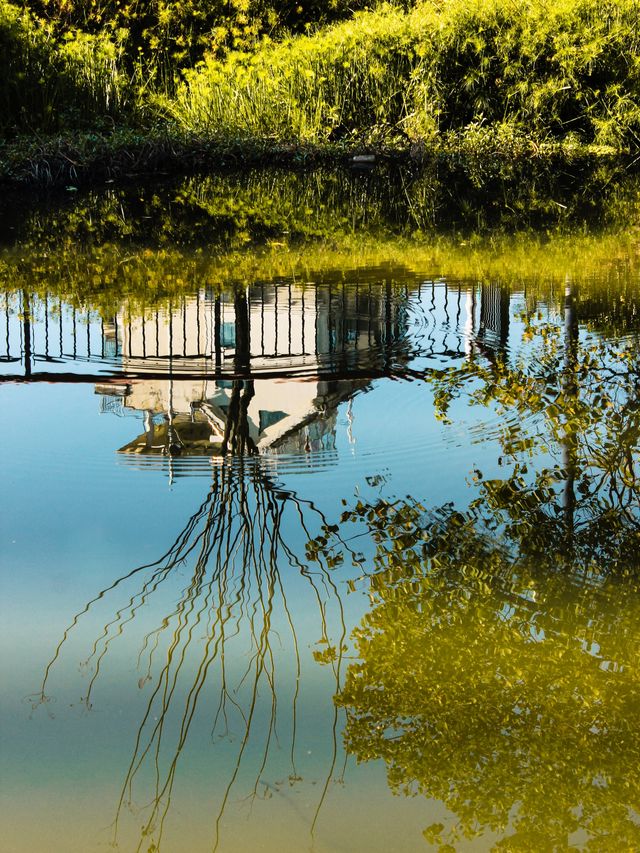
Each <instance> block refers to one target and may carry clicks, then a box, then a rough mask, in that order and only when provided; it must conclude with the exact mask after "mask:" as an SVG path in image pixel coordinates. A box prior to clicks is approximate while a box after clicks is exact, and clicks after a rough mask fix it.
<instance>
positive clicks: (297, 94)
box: [162, 0, 640, 150]
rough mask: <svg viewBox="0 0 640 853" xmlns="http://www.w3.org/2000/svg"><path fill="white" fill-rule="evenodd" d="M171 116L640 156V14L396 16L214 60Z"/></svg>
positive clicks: (330, 134) (470, 11)
mask: <svg viewBox="0 0 640 853" xmlns="http://www.w3.org/2000/svg"><path fill="white" fill-rule="evenodd" d="M162 107H163V110H164V115H167V116H169V117H170V118H171V119H173V120H174V121H176V122H177V124H178V125H179V126H180V127H181V128H183V129H188V130H189V131H190V132H195V133H204V134H209V135H216V136H219V137H236V138H237V137H255V136H262V137H268V138H271V139H274V140H278V141H282V140H294V139H296V140H297V139H300V140H306V141H309V140H313V141H320V142H322V141H335V140H338V139H340V140H345V139H346V140H348V139H353V138H359V139H362V140H365V141H369V142H371V141H377V140H380V139H385V140H389V139H403V140H407V141H418V140H422V141H425V140H427V141H433V140H437V139H444V138H446V135H447V134H462V135H464V134H465V132H466V131H467V130H468V129H469V128H471V129H477V128H478V126H484V127H494V128H495V127H496V126H498V127H502V128H503V135H506V136H509V135H512V136H513V135H516V136H517V135H518V134H520V135H523V134H524V135H526V136H527V137H532V138H534V139H537V140H546V139H555V140H569V141H573V142H574V144H575V143H576V142H578V143H580V144H594V145H598V146H608V147H613V148H615V149H616V150H625V149H637V148H639V147H640V27H638V4H637V0H559V2H556V0H527V2H522V3H520V2H515V0H424V2H421V3H418V4H417V5H416V6H415V7H414V8H413V9H411V10H410V11H408V12H405V11H403V10H402V9H401V8H398V7H395V6H382V7H380V8H378V9H377V10H375V11H369V12H362V13H358V14H356V15H355V16H354V18H353V19H352V20H349V21H347V22H343V23H339V24H336V25H333V26H331V27H327V28H324V29H322V30H321V31H319V32H317V33H315V34H312V35H307V36H297V37H293V38H289V39H287V40H285V41H283V42H281V43H280V44H277V45H273V44H266V45H262V46H261V47H259V48H258V49H257V50H256V51H253V52H235V53H232V54H230V55H229V56H227V57H226V58H225V59H223V60H220V59H218V58H215V57H214V56H213V55H210V56H208V57H207V59H206V60H205V61H204V63H203V64H201V65H200V66H199V67H198V68H196V69H194V70H192V71H190V72H188V73H187V75H186V81H185V83H184V84H183V85H182V86H181V87H180V89H179V91H178V94H177V98H176V99H175V100H172V101H169V100H165V101H164V102H163V103H162ZM504 128H508V129H509V133H506V134H505V132H504Z"/></svg>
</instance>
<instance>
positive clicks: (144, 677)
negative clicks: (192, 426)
mask: <svg viewBox="0 0 640 853" xmlns="http://www.w3.org/2000/svg"><path fill="white" fill-rule="evenodd" d="M235 309H236V342H237V343H236V356H235V359H236V364H235V367H236V370H237V371H238V372H241V371H242V369H243V368H245V367H246V366H247V365H248V358H249V351H248V345H249V336H248V311H247V305H246V296H245V295H244V294H242V293H240V294H238V295H237V296H236V300H235ZM252 386H253V383H252V382H251V381H245V380H238V381H235V382H234V384H233V389H232V396H231V402H230V406H229V412H228V419H227V431H226V433H225V436H224V444H223V453H224V455H223V456H222V458H218V459H213V460H212V483H211V487H210V489H209V492H208V495H207V496H206V498H205V500H204V501H203V502H202V504H201V505H200V507H199V508H198V509H197V511H196V512H195V513H194V514H193V515H192V516H191V517H190V518H189V519H188V521H187V523H186V524H185V525H184V527H183V528H182V530H181V531H180V533H179V535H178V536H177V537H176V538H175V540H174V542H173V544H172V545H171V547H170V548H169V549H168V550H167V551H166V553H165V554H164V555H163V556H162V557H160V558H159V559H158V560H156V561H154V562H152V563H148V564H145V565H142V566H139V567H137V568H134V569H133V570H132V571H130V572H128V573H127V574H125V575H123V576H122V577H120V578H118V579H117V580H115V581H114V582H113V583H112V584H111V585H110V586H109V587H108V588H106V589H103V590H102V591H100V592H99V593H98V594H97V595H96V596H95V597H94V598H93V599H92V600H91V601H89V602H88V603H87V605H86V606H85V607H84V608H83V610H82V611H81V612H80V613H78V614H77V615H76V616H75V617H74V619H73V620H72V622H71V624H70V625H69V627H68V628H67V630H66V631H65V632H64V635H63V637H62V640H61V642H60V644H59V645H58V647H57V649H56V651H55V654H54V656H53V658H52V660H51V661H50V663H49V664H48V666H47V668H46V672H45V675H44V680H43V683H42V686H41V690H40V691H39V694H38V695H37V696H36V697H34V701H35V703H36V704H40V703H45V702H48V701H49V695H48V694H49V692H50V689H51V688H50V685H51V682H52V678H53V673H54V670H55V667H56V664H57V662H58V661H59V660H60V659H61V657H62V654H63V650H64V649H65V646H66V644H67V642H68V640H69V638H70V636H71V634H72V633H73V632H74V631H75V629H76V627H77V625H78V623H79V622H80V620H81V619H83V617H85V616H86V614H87V613H88V612H89V610H91V609H92V608H93V609H95V608H96V607H97V606H98V604H99V603H102V604H103V603H104V602H105V601H108V600H111V599H113V598H115V597H116V596H117V595H118V594H122V592H121V591H123V590H124V589H128V588H130V586H131V584H133V588H134V592H133V594H131V595H129V596H127V594H126V593H125V594H124V596H123V599H124V600H123V603H122V604H121V605H120V606H117V608H116V609H115V612H114V615H113V616H112V617H111V618H110V619H109V621H107V623H106V624H105V626H104V629H103V630H102V632H101V634H100V635H99V636H98V637H97V638H96V639H95V641H94V642H93V644H92V648H91V650H90V653H89V655H88V657H87V659H86V660H85V661H84V669H85V670H86V672H87V673H88V687H87V689H86V694H85V696H84V700H83V701H84V704H85V706H86V708H87V709H91V708H92V706H93V695H94V691H95V687H96V684H97V682H98V679H99V677H100V673H101V670H102V669H103V666H104V662H105V659H106V657H107V655H108V653H109V652H110V650H111V649H112V648H113V646H114V643H116V642H117V640H118V639H119V638H120V637H121V636H122V634H123V633H124V632H125V631H128V630H131V629H132V627H133V626H132V623H133V622H134V621H135V620H136V619H138V618H139V619H142V618H143V615H142V614H143V612H144V610H145V608H147V610H148V608H149V605H153V608H152V612H153V613H159V614H160V615H159V617H157V619H158V621H157V624H156V626H155V627H154V628H152V630H150V631H148V632H147V633H146V634H145V636H144V639H143V641H142V644H141V648H140V652H139V655H138V670H139V675H140V679H139V681H138V686H139V687H140V688H143V687H146V689H147V691H148V692H149V698H148V702H147V704H146V709H145V711H144V713H143V716H142V719H141V721H140V724H139V727H138V731H137V734H136V735H135V739H134V745H133V754H132V757H131V761H130V764H129V767H128V769H127V771H126V774H125V779H124V782H123V785H122V790H121V794H120V798H119V802H118V803H117V808H116V817H115V823H114V843H117V841H118V838H119V835H120V828H121V823H122V822H123V820H124V818H125V816H126V815H125V812H126V811H127V810H131V811H132V812H133V814H134V815H135V816H136V819H137V820H140V818H141V819H142V825H141V831H140V835H139V844H138V848H137V849H138V850H145V851H147V850H148V851H158V850H160V849H161V846H162V843H163V836H164V834H165V824H166V821H167V818H168V816H169V813H170V808H171V801H172V795H173V791H174V785H175V781H176V774H177V770H178V765H179V762H180V758H181V754H182V753H183V750H184V749H185V747H186V744H187V742H188V739H189V734H190V732H191V731H192V728H193V724H194V719H196V715H197V711H198V706H199V705H201V704H204V705H205V707H204V709H203V708H200V717H202V715H203V714H206V715H210V718H211V719H210V727H211V739H212V741H213V743H214V745H215V744H216V743H218V742H219V741H224V742H225V743H226V744H230V743H234V744H235V747H234V749H235V753H234V757H233V759H232V761H231V765H230V769H229V773H228V779H227V782H226V786H225V787H224V791H223V794H222V797H221V801H220V803H219V807H218V812H217V815H216V817H215V819H214V833H213V834H214V838H213V842H212V846H213V849H217V847H218V843H219V839H220V830H221V821H222V818H223V814H224V812H225V808H226V806H227V803H228V800H229V796H230V793H231V790H232V788H233V787H234V785H235V784H236V782H237V781H238V778H239V774H240V772H241V768H242V767H243V766H244V764H245V763H247V762H246V761H245V759H246V758H247V757H248V756H249V753H250V754H251V757H252V758H253V763H254V764H255V756H256V755H258V756H259V759H258V762H257V770H256V771H255V775H254V777H253V782H252V783H251V785H250V790H249V791H248V793H247V792H245V793H246V796H247V798H248V799H249V800H253V799H254V798H256V797H258V796H259V795H261V794H264V793H265V791H266V790H267V789H266V788H265V784H266V783H265V782H264V780H263V773H264V771H265V768H266V767H267V764H268V761H269V759H270V757H271V755H272V753H273V752H274V751H275V749H276V748H279V749H280V750H282V743H281V742H280V741H279V740H278V736H277V734H276V730H277V723H278V719H279V718H280V717H281V716H282V715H283V713H284V712H283V711H282V703H283V697H289V698H290V704H289V705H288V707H287V708H286V713H285V716H286V717H287V719H288V726H289V728H288V731H290V736H289V745H288V754H289V765H290V769H289V777H288V784H290V785H293V784H295V783H297V782H301V781H302V778H301V776H300V775H299V773H298V768H297V763H296V762H297V757H298V751H297V746H296V731H297V725H298V724H297V715H298V711H297V708H298V700H299V691H300V689H301V671H302V660H301V654H300V649H299V645H298V639H297V631H296V616H295V612H292V610H291V609H290V607H289V604H288V601H287V588H288V587H289V585H290V584H291V582H292V576H291V575H290V574H289V573H294V575H296V576H298V577H301V578H302V579H303V581H304V582H305V583H306V585H307V588H308V590H309V591H310V592H311V596H312V599H313V600H314V601H315V604H316V606H317V615H318V622H319V626H318V627H319V632H320V640H319V644H320V647H321V651H316V652H315V653H314V657H316V658H317V659H321V660H322V661H323V662H324V663H328V664H329V666H330V667H331V670H332V674H333V678H334V679H335V681H334V683H335V689H336V690H337V689H338V687H339V684H340V681H341V669H342V660H343V655H344V651H345V648H346V647H345V636H346V628H345V623H344V615H343V610H342V603H341V600H340V596H339V594H338V589H337V586H336V583H335V582H334V580H333V577H332V570H333V569H334V568H335V567H336V566H337V565H338V564H339V563H340V562H341V559H342V558H341V557H333V556H330V555H328V556H326V557H323V556H322V555H317V554H316V555H314V557H315V564H314V566H313V568H311V567H310V560H309V559H308V558H307V557H306V556H305V554H304V543H306V542H308V541H310V540H311V539H312V538H313V536H314V534H317V533H318V530H320V531H321V537H323V538H324V539H325V540H326V538H327V537H328V536H329V535H331V536H338V535H339V530H338V527H337V526H332V525H329V523H328V521H327V519H326V518H325V516H324V514H323V513H322V512H321V511H320V510H319V509H318V508H317V507H316V506H315V505H314V504H313V503H312V502H311V501H306V500H303V499H301V498H299V497H298V496H297V495H296V494H295V493H294V492H292V491H290V490H286V489H284V488H282V487H281V486H280V485H279V484H278V483H277V481H276V480H275V478H274V476H273V474H272V472H270V470H269V466H268V464H267V462H266V461H265V460H263V459H261V458H259V457H258V456H256V447H255V444H254V443H253V442H252V440H251V438H250V436H249V425H248V420H247V406H248V401H249V400H250V399H251V396H252V393H253V387H252ZM346 548H347V545H346V543H345V549H346ZM185 576H186V578H187V582H186V585H184V586H183V585H182V584H183V581H182V580H181V579H182V578H184V577H185ZM283 630H287V631H288V633H289V638H288V647H289V648H290V649H291V655H292V657H293V659H294V671H295V679H294V685H293V692H292V693H291V688H290V686H287V681H286V677H285V676H281V675H279V674H278V666H277V661H278V650H279V649H281V648H282V644H283V642H285V638H284V637H283V635H282V633H281V632H282V631H283ZM332 637H333V639H332ZM230 660H231V661H232V664H233V665H230V663H229V661H230ZM238 660H242V661H244V663H243V665H242V671H241V672H240V673H239V674H238V672H237V668H238ZM212 688H213V691H214V695H216V694H217V695H216V699H215V702H214V706H213V707H212V708H211V710H210V711H209V702H210V691H211V689H212ZM207 694H209V695H207ZM205 697H206V699H205ZM265 697H266V698H265ZM339 713H340V712H339V709H338V708H337V707H335V708H334V711H333V718H332V721H331V726H330V728H331V739H332V744H333V746H332V748H331V749H330V751H329V755H328V759H327V770H326V776H325V778H324V782H323V784H322V785H321V786H320V793H319V796H318V803H317V808H316V811H315V816H314V818H313V822H312V826H311V834H312V836H313V833H314V829H315V823H316V820H317V817H318V814H319V812H320V809H321V806H322V803H323V801H324V798H325V795H326V793H327V790H328V788H329V785H330V783H331V781H332V779H333V775H334V771H335V767H336V762H337V756H338V745H337V728H338V721H339ZM234 727H235V728H237V727H239V729H240V735H239V737H237V738H235V737H234V736H233V734H232V731H233V729H234ZM214 757H215V753H214ZM249 763H251V762H249ZM223 765H224V760H223ZM245 787H246V786H245ZM140 803H148V805H145V806H143V807H140Z"/></svg>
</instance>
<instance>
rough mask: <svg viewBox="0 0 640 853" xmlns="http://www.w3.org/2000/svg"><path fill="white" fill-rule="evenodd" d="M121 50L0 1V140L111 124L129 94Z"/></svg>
mask: <svg viewBox="0 0 640 853" xmlns="http://www.w3.org/2000/svg"><path fill="white" fill-rule="evenodd" d="M121 55H122V47H121V46H120V47H119V46H118V45H117V44H116V43H115V42H113V41H111V40H109V39H108V38H106V37H105V36H102V35H90V34H88V33H85V32H82V31H81V30H70V29H68V30H67V31H66V32H65V34H64V35H63V36H60V37H57V36H56V35H55V33H54V29H53V27H52V26H50V25H47V24H46V23H44V22H43V21H40V20H38V19H36V18H35V17H34V16H33V15H31V14H30V13H29V12H28V11H27V10H26V9H25V8H18V7H17V6H15V5H13V4H11V3H7V2H5V0H0V76H1V78H2V81H3V85H2V86H1V87H0V135H2V136H5V137H7V136H11V135H12V134H14V133H16V132H19V131H22V132H30V133H32V134H33V133H36V132H50V131H55V130H58V129H61V128H63V127H66V126H73V127H89V126H96V125H100V124H102V125H104V124H105V123H111V124H113V121H114V120H115V119H116V118H118V117H121V116H122V114H123V111H124V110H125V107H126V104H127V101H128V100H132V93H130V92H129V93H128V92H127V91H126V84H127V80H126V78H125V76H124V74H123V73H122V71H121V69H120V61H121Z"/></svg>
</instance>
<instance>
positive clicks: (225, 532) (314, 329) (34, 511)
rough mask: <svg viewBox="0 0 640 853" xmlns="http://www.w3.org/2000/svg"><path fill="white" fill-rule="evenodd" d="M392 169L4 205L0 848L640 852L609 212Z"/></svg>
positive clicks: (628, 499)
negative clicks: (450, 185) (492, 200)
mask: <svg viewBox="0 0 640 853" xmlns="http://www.w3.org/2000/svg"><path fill="white" fill-rule="evenodd" d="M431 177H432V176H431ZM429 180H431V178H429ZM212 181H213V182H212ZM384 186H385V187H386V184H385V185H384ZM424 192H425V190H424V186H423V187H422V189H421V188H420V184H419V182H418V183H417V184H416V183H413V184H411V186H410V187H407V186H405V188H404V195H403V196H402V203H400V202H399V201H398V199H397V198H394V199H391V200H390V199H389V198H388V195H385V193H387V194H388V193H389V190H388V188H386V189H384V191H382V190H380V185H379V184H376V183H375V182H372V183H367V181H366V180H365V179H363V178H361V177H348V176H347V177H345V176H342V177H341V178H340V179H338V178H336V177H335V176H323V175H314V174H312V175H311V176H306V177H304V178H303V177H300V176H295V175H294V176H292V175H290V174H287V173H285V174H283V175H280V176H276V177H274V176H273V175H269V176H267V177H266V178H265V177H261V178H259V179H258V178H251V177H250V178H245V177H242V178H238V179H234V178H225V179H223V178H219V179H215V180H214V179H202V180H197V179H195V178H194V179H190V180H189V181H187V182H186V183H183V184H180V185H178V186H176V185H169V186H164V187H160V188H158V187H157V186H156V187H153V188H148V187H143V188H137V187H134V188H133V189H131V188H127V189H122V188H121V189H113V188H107V189H105V190H104V191H101V192H95V193H92V194H89V195H81V196H80V197H76V196H75V195H73V194H72V193H69V198H67V199H65V200H62V201H60V200H59V199H54V200H45V202H37V203H35V202H34V203H33V204H32V205H31V206H28V207H20V208H18V207H16V208H15V211H14V214H13V215H12V214H11V211H10V206H11V204H9V206H8V207H6V208H5V209H4V211H3V213H2V216H0V222H2V223H3V228H4V242H3V245H2V247H1V249H0V281H1V285H2V290H1V292H0V380H1V383H0V400H1V405H0V430H1V433H0V434H1V435H2V442H1V444H0V464H1V470H2V482H3V490H2V495H3V500H2V514H1V516H0V554H1V575H0V577H1V591H2V596H1V604H0V608H1V611H2V619H1V623H0V624H1V626H2V627H1V629H0V630H1V632H2V650H3V653H2V660H1V662H0V672H1V676H0V678H1V683H2V691H1V695H0V705H1V711H2V728H1V734H0V736H1V749H0V767H1V779H2V784H1V789H0V810H1V818H0V819H1V822H2V827H3V829H2V847H3V850H6V851H8V852H9V851H10V853H26V851H34V850H42V851H51V853H58V851H60V853H76V851H77V853H81V851H82V853H86V851H99V850H104V849H110V848H111V849H114V848H115V849H119V850H123V851H130V850H140V851H157V850H162V851H166V853H171V851H184V850H189V851H213V850H216V851H247V850H262V851H300V850H313V851H317V853H321V851H389V850H393V851H414V850H423V849H424V850H428V849H434V850H436V849H441V850H451V849H455V850H489V849H494V848H496V849H507V850H536V851H537V850H560V849H562V850H564V849H593V850H620V849H636V848H638V847H640V782H639V781H638V778H639V777H638V772H637V770H638V766H639V765H640V730H639V729H638V725H637V715H638V711H639V710H640V660H639V653H638V648H639V644H638V641H639V640H640V575H639V570H640V547H639V546H640V503H639V499H640V487H639V481H638V477H637V466H638V464H639V462H640V459H639V456H640V454H639V440H638V439H639V435H640V384H639V379H638V377H639V376H640V373H639V371H638V368H639V367H640V364H639V362H640V264H639V260H640V240H639V238H638V232H637V230H634V229H633V228H631V227H628V226H626V227H622V226H621V225H620V224H619V223H618V225H617V226H616V227H615V228H613V227H611V228H609V229H608V230H606V231H603V230H602V229H600V230H595V229H594V228H593V226H592V225H590V224H589V225H585V224H584V223H581V224H580V225H579V227H578V225H577V224H576V225H575V227H573V226H571V227H569V226H567V227H566V228H565V229H564V230H560V231H557V232H556V233H555V235H554V236H551V237H549V236H548V235H544V236H540V233H539V232H536V233H531V232H529V233H528V234H527V235H526V236H520V237H509V236H505V235H504V233H502V232H501V235H500V236H497V235H496V232H495V231H489V232H487V234H486V235H485V236H484V237H478V236H475V237H474V236H473V235H472V236H470V235H469V234H468V233H463V232H462V231H457V230H455V229H454V230H453V231H452V230H449V231H447V232H446V234H445V233H444V232H443V231H442V230H440V231H437V230H436V231H431V232H427V231H426V230H424V229H421V228H420V227H418V226H419V225H420V223H417V222H416V221H415V220H412V221H410V222H409V226H410V227H409V228H408V230H407V228H405V227H404V225H403V226H400V225H399V224H398V223H399V222H401V221H402V220H403V218H404V220H405V221H409V220H410V218H411V217H410V215H409V212H408V211H409V209H413V208H412V205H414V206H415V203H416V198H417V197H420V198H423V196H424ZM528 192H529V193H531V189H530V188H529V190H528ZM420 193H422V195H420ZM631 196H633V194H631V195H630V196H629V197H631ZM530 197H531V196H530V195H529V198H530ZM563 198H564V197H563ZM616 198H617V201H616V204H617V203H618V202H619V199H620V193H618V195H617V196H616ZM633 198H635V196H633ZM221 199H222V201H221ZM565 200H566V201H568V199H566V198H565ZM423 201H424V198H423ZM392 202H393V203H392ZM331 205H333V206H331ZM423 206H424V207H426V206H427V205H423ZM567 206H568V205H565V208H566V207H567ZM269 207H270V209H271V212H270V213H269V215H268V216H267V214H265V213H264V211H265V210H266V209H267V208H269ZM186 208H188V215H187V213H185V209H186ZM458 209H459V210H460V209H462V208H460V207H459V208H458ZM546 209H547V207H545V210H546ZM549 209H552V208H549ZM194 211H195V212H194ZM372 211H374V212H373V213H372ZM376 211H377V212H376ZM403 211H404V214H403ZM555 215H556V214H555V213H554V216H555ZM8 223H13V224H8ZM557 224H558V223H557V222H556V223H555V225H557ZM422 225H423V226H424V223H422ZM493 225H495V223H493ZM492 227H493V226H492ZM554 227H555V226H554Z"/></svg>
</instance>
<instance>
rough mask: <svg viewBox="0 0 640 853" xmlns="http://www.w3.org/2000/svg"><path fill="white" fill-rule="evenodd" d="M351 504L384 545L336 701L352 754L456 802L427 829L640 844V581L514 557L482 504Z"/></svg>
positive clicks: (593, 844)
mask: <svg viewBox="0 0 640 853" xmlns="http://www.w3.org/2000/svg"><path fill="white" fill-rule="evenodd" d="M355 515H357V516H364V517H365V518H368V519H370V520H369V524H370V527H371V529H372V530H373V532H374V535H375V537H376V539H377V551H376V557H375V568H376V571H375V573H374V574H373V575H372V576H371V578H370V580H369V592H370V596H371V600H372V605H373V606H372V609H371V612H370V613H369V614H368V615H367V616H366V617H365V619H364V620H363V621H362V624H361V625H360V626H359V627H358V628H357V629H356V631H355V633H354V638H355V641H356V646H357V660H356V661H354V662H353V663H351V664H350V666H349V668H348V670H347V673H346V679H345V684H344V686H343V688H342V689H341V690H340V691H339V693H338V695H337V699H336V701H337V703H338V705H339V706H342V707H344V708H346V710H347V725H346V729H345V735H344V737H345V744H346V747H347V750H348V751H349V752H350V753H353V754H355V755H356V757H357V758H358V760H359V761H370V760H372V759H383V760H384V762H385V764H386V766H387V772H388V780H389V785H390V787H391V788H392V790H393V791H395V792H396V793H403V794H408V795H411V794H416V793H420V794H424V795H427V796H429V797H434V798H437V799H439V800H442V801H443V802H444V803H445V804H446V806H447V807H448V808H449V809H451V811H452V812H453V813H454V815H455V820H454V822H453V823H452V825H451V826H449V827H448V828H447V829H445V827H444V826H432V827H429V828H427V829H426V830H425V836H426V837H427V838H428V839H429V840H431V841H432V842H436V843H445V842H446V843H451V842H453V843H455V842H456V840H457V839H460V838H461V837H465V838H470V837H474V836H476V835H480V834H482V833H484V832H486V831H487V830H492V831H493V832H495V833H498V835H499V836H500V837H501V840H500V841H499V842H498V843H497V845H496V846H497V847H498V848H503V849H509V850H515V849H517V850H547V849H549V850H558V849H566V848H567V847H571V846H572V844H573V843H575V844H576V845H577V844H578V842H579V841H580V840H582V841H584V835H585V834H586V836H587V838H588V844H587V846H588V847H589V849H597V850H603V849H617V850H619V849H627V848H632V849H635V848H636V847H637V846H638V844H640V826H638V823H637V811H638V805H639V800H640V783H639V782H638V776H637V767H638V762H639V760H640V736H639V735H638V730H637V725H636V715H637V708H638V703H639V702H640V660H639V658H638V639H639V633H640V628H639V627H638V625H639V624H640V623H639V622H638V617H639V615H640V583H639V582H638V581H637V580H635V579H634V580H633V581H630V580H626V581H625V582H621V581H620V579H619V578H616V577H612V576H610V575H606V573H605V576H604V577H601V576H596V575H594V574H593V573H591V574H585V573H581V572H577V573H568V572H566V571H563V570H561V569H560V570H559V567H558V565H557V562H556V559H555V552H554V551H553V550H552V551H550V552H549V558H548V559H546V560H545V558H544V556H543V552H542V551H538V553H537V554H536V555H535V556H533V555H527V554H521V555H518V556H514V555H513V554H512V553H510V552H509V550H508V548H507V547H505V545H504V544H502V543H500V542H498V541H496V540H495V539H494V537H493V536H491V535H489V534H488V533H487V532H486V530H484V531H483V526H482V524H481V523H480V520H479V518H478V516H477V514H476V513H474V512H473V511H472V512H469V513H459V512H457V511H456V510H455V509H453V508H452V507H444V508H442V509H441V510H438V511H435V512H431V513H429V512H427V511H425V510H424V508H423V507H422V506H420V505H419V504H416V503H411V502H401V503H398V504H395V505H392V504H387V503H384V502H381V503H380V504H378V505H373V506H369V507H366V506H363V507H361V508H360V509H358V510H357V511H355ZM603 568H604V569H605V571H606V566H605V567H603ZM634 568H637V565H636V566H635V567H634ZM576 833H577V834H576Z"/></svg>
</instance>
